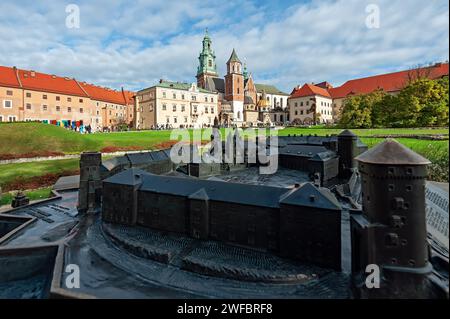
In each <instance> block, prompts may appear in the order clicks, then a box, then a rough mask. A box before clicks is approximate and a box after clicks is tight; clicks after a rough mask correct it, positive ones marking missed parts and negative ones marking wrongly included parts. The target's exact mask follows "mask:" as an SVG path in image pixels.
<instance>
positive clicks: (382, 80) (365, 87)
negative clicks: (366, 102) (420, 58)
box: [288, 62, 448, 125]
mask: <svg viewBox="0 0 450 319" xmlns="http://www.w3.org/2000/svg"><path fill="white" fill-rule="evenodd" d="M444 76H448V62H446V63H436V64H434V65H431V66H427V67H420V68H415V69H411V70H405V71H399V72H393V73H386V74H379V75H374V76H369V77H365V78H359V79H353V80H349V81H347V82H345V83H344V84H342V85H341V86H338V87H333V86H332V85H331V84H330V83H328V82H321V83H317V84H314V83H305V84H304V85H303V86H297V87H295V88H294V89H293V90H292V92H291V95H290V97H289V99H288V100H289V105H288V106H289V114H290V121H291V123H294V124H305V125H310V124H313V123H321V124H326V123H334V122H337V121H339V118H340V116H341V113H342V107H343V104H344V101H345V99H346V98H347V97H349V96H352V95H357V94H367V93H370V92H374V91H376V90H383V91H384V92H386V93H388V94H398V93H399V92H400V90H401V89H403V88H404V87H405V86H407V85H408V83H409V82H411V81H413V80H416V79H418V78H429V79H432V80H435V79H440V78H442V77H444Z"/></svg>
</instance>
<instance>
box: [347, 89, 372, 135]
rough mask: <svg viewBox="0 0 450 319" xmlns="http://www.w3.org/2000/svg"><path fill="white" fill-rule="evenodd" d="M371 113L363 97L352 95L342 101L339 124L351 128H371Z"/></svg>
mask: <svg viewBox="0 0 450 319" xmlns="http://www.w3.org/2000/svg"><path fill="white" fill-rule="evenodd" d="M371 113H372V108H371V107H368V106H367V101H366V100H365V97H364V95H352V96H350V97H348V98H346V99H345V100H344V105H343V109H342V115H341V120H340V124H341V125H342V126H344V127H351V128H367V127H371V126H372V119H371Z"/></svg>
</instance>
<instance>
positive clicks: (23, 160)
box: [0, 150, 155, 165]
mask: <svg viewBox="0 0 450 319" xmlns="http://www.w3.org/2000/svg"><path fill="white" fill-rule="evenodd" d="M151 151H155V150H140V151H121V152H114V153H102V155H103V156H121V155H125V154H127V153H128V154H130V153H141V152H151ZM80 155H81V154H70V155H62V156H46V157H31V158H15V159H10V160H0V165H2V164H16V163H30V162H41V161H56V160H64V159H71V158H80Z"/></svg>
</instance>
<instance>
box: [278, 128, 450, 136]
mask: <svg viewBox="0 0 450 319" xmlns="http://www.w3.org/2000/svg"><path fill="white" fill-rule="evenodd" d="M351 131H352V132H353V133H355V134H356V135H358V136H360V137H364V136H374V135H406V134H408V135H409V134H412V135H436V134H447V135H448V128H436V129H432V128H376V129H351ZM340 132H342V129H336V128H330V129H328V128H297V127H288V128H285V129H283V130H281V131H279V134H280V135H288V134H291V135H292V134H304V135H307V134H317V135H319V136H324V135H327V134H329V135H331V134H339V133H340Z"/></svg>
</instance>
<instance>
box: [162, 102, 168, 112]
mask: <svg viewBox="0 0 450 319" xmlns="http://www.w3.org/2000/svg"><path fill="white" fill-rule="evenodd" d="M166 108H167V105H166V104H165V103H163V105H162V109H163V111H165V110H166Z"/></svg>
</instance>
